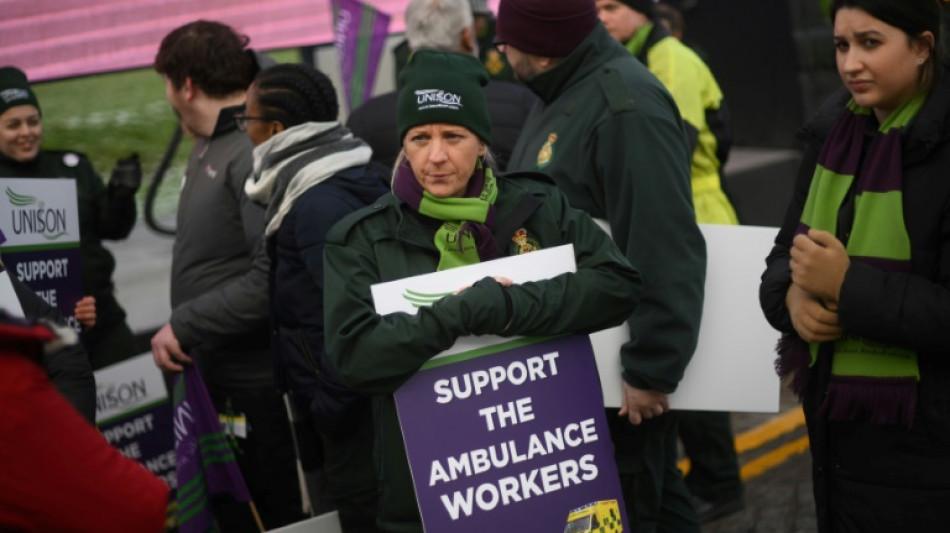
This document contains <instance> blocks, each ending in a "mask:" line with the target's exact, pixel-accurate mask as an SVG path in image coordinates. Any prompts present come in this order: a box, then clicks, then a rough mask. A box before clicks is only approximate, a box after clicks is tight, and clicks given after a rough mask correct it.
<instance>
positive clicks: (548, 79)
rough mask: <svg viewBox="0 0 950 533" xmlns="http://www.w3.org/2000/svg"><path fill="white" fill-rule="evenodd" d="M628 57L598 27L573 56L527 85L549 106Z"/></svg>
mask: <svg viewBox="0 0 950 533" xmlns="http://www.w3.org/2000/svg"><path fill="white" fill-rule="evenodd" d="M625 55H628V52H627V50H626V49H624V48H623V47H622V46H621V45H620V43H618V42H617V41H615V40H614V39H613V37H611V36H610V34H609V33H607V30H606V28H604V25H603V24H597V25H596V26H594V29H593V30H591V32H590V34H588V35H587V37H586V38H585V39H584V40H583V41H581V44H580V45H578V46H577V48H576V49H575V50H574V51H573V52H571V53H570V55H568V56H566V57H565V58H564V59H563V60H561V62H560V63H558V64H557V65H555V66H554V67H552V68H551V69H548V70H546V71H544V72H542V73H540V74H538V75H537V76H535V77H533V78H531V79H530V80H528V81H527V82H525V84H526V85H527V86H528V88H529V89H531V91H532V92H534V93H535V94H537V95H538V97H540V98H541V100H543V101H544V103H545V104H550V103H551V102H553V101H554V100H556V99H557V97H558V96H560V95H561V94H563V93H564V92H565V91H566V90H567V89H569V88H570V87H571V86H573V85H574V84H576V83H578V82H580V81H581V80H583V79H584V78H586V77H588V76H590V75H591V74H592V73H593V72H594V71H595V70H597V69H598V68H600V67H601V66H602V65H603V64H604V63H605V62H607V61H609V60H611V59H613V58H615V57H622V56H625Z"/></svg>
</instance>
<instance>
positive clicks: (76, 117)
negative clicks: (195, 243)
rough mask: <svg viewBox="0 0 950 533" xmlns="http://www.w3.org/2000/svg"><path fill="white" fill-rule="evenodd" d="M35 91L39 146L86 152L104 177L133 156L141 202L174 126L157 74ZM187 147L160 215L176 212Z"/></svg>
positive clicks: (286, 56)
mask: <svg viewBox="0 0 950 533" xmlns="http://www.w3.org/2000/svg"><path fill="white" fill-rule="evenodd" d="M268 55H270V56H271V57H273V58H274V59H275V60H276V61H277V62H280V63H287V62H294V61H300V54H299V52H298V51H297V50H296V49H291V50H281V51H277V52H272V53H268ZM33 89H34V90H35V91H36V96H37V98H38V99H39V101H40V107H41V108H42V110H43V148H46V149H58V150H74V151H78V152H83V153H85V154H86V155H88V156H89V158H90V159H91V160H92V163H93V165H94V166H95V168H96V170H97V171H98V172H99V174H100V175H101V176H102V177H103V178H104V179H108V176H109V173H110V172H111V171H112V167H113V166H114V165H115V161H116V160H117V159H119V158H122V157H126V156H128V155H129V154H131V153H133V152H137V153H138V154H139V157H140V158H141V161H142V171H143V173H144V175H145V180H144V183H143V186H142V189H141V190H140V191H139V199H140V201H141V198H143V197H144V192H145V189H146V186H147V184H148V182H149V181H150V180H151V177H152V174H153V173H154V172H155V169H156V168H157V167H158V164H159V162H160V160H161V158H162V154H164V153H165V149H166V147H167V146H168V142H169V140H171V137H172V133H173V131H174V129H175V125H176V120H175V116H174V114H173V113H172V111H171V107H170V106H169V105H168V103H167V102H166V101H165V84H164V83H163V82H162V78H161V76H159V75H158V73H156V72H155V71H154V70H153V69H151V68H146V69H138V70H129V71H124V72H114V73H110V74H99V75H95V76H86V77H82V78H74V79H68V80H60V81H53V82H46V83H38V84H35V85H34V86H33ZM191 146H192V143H191V141H190V140H189V139H188V138H187V137H185V138H184V139H183V140H182V143H181V145H180V146H179V148H178V152H177V153H176V157H175V159H174V162H173V164H172V165H171V167H170V168H169V170H168V172H166V175H165V179H164V181H163V182H162V188H161V190H160V193H159V195H158V198H157V200H156V203H155V211H156V214H158V215H168V214H170V213H173V212H174V211H175V206H176V205H177V201H178V188H179V184H180V182H181V177H182V174H183V173H184V168H185V163H186V162H187V159H188V152H189V151H190V150H191Z"/></svg>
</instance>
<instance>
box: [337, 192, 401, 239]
mask: <svg viewBox="0 0 950 533" xmlns="http://www.w3.org/2000/svg"><path fill="white" fill-rule="evenodd" d="M395 200H396V198H395V196H393V195H391V194H389V195H385V196H382V197H380V198H377V199H376V201H375V202H373V203H371V204H369V205H367V206H365V207H361V208H360V209H357V210H356V211H353V212H352V213H350V214H349V215H346V216H345V217H343V218H341V219H340V220H339V221H338V222H337V223H336V224H334V225H333V227H332V228H330V231H329V233H327V242H333V243H339V244H342V243H344V242H346V239H347V236H348V235H349V234H350V230H352V229H353V228H354V227H355V226H356V225H357V224H359V223H360V222H362V221H363V220H366V219H368V218H370V217H373V216H377V215H380V214H382V213H384V212H386V211H387V209H388V208H393V207H394V206H395Z"/></svg>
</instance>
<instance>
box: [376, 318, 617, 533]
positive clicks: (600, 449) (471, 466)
mask: <svg viewBox="0 0 950 533" xmlns="http://www.w3.org/2000/svg"><path fill="white" fill-rule="evenodd" d="M513 344H515V345H517V346H516V347H513V348H508V349H503V351H496V352H494V353H490V354H487V355H481V356H477V357H473V358H468V359H464V354H461V356H453V357H451V359H453V360H457V359H463V360H459V361H457V362H451V363H448V364H444V365H441V366H434V367H433V368H428V369H424V370H421V371H419V372H418V373H417V374H416V375H415V376H413V377H412V378H411V379H410V380H409V381H408V382H406V384H405V385H403V387H401V388H400V389H399V390H398V391H396V394H395V398H396V408H397V410H398V413H399V421H400V424H401V426H402V432H403V438H404V440H405V443H406V451H407V454H408V456H409V465H410V469H411V470H412V476H413V484H414V486H415V489H416V496H417V498H418V502H419V509H420V511H421V513H422V521H423V525H424V527H425V530H426V531H427V532H429V533H433V532H448V531H451V532H453V533H456V532H458V533H463V532H467V531H480V532H481V531H564V528H565V525H566V523H567V517H568V514H569V513H570V512H571V511H572V510H574V509H577V508H579V507H582V506H585V505H587V504H590V503H593V502H598V501H607V500H616V502H617V508H618V510H619V512H620V515H621V520H622V524H623V528H624V530H625V531H629V528H628V526H627V519H626V516H625V515H624V513H623V509H624V506H623V498H622V496H621V490H620V479H619V475H618V473H617V467H616V464H615V463H614V458H613V445H612V444H611V440H610V434H609V432H608V429H607V421H606V416H605V412H604V402H603V397H602V395H601V389H600V381H599V378H598V374H597V367H596V364H595V362H594V354H593V349H592V348H591V344H590V338H589V337H588V336H587V335H572V336H568V337H560V338H556V339H548V340H542V341H538V342H536V343H533V344H528V345H524V343H518V342H515V343H513ZM447 359H448V358H447ZM435 362H436V364H438V363H439V362H440V361H439V360H435ZM456 385H457V386H456ZM476 391H477V392H478V394H475V393H476Z"/></svg>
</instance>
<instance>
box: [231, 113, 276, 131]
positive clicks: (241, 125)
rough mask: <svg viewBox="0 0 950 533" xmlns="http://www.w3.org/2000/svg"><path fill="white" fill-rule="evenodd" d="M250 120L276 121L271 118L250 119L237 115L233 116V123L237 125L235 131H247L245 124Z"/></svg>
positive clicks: (249, 117) (250, 117)
mask: <svg viewBox="0 0 950 533" xmlns="http://www.w3.org/2000/svg"><path fill="white" fill-rule="evenodd" d="M251 120H277V119H275V118H271V117H252V116H248V115H243V114H240V113H238V114H237V115H234V123H235V124H237V129H239V130H240V131H247V123H248V122H249V121H251Z"/></svg>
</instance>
